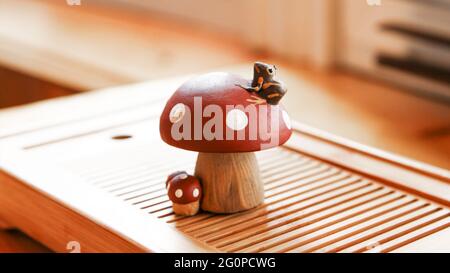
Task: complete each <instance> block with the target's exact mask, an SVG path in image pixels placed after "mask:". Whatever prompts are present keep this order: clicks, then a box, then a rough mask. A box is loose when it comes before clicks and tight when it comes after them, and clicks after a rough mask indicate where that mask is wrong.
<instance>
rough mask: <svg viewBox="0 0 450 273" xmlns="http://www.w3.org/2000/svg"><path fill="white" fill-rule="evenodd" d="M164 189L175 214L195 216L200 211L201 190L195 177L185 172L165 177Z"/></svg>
mask: <svg viewBox="0 0 450 273" xmlns="http://www.w3.org/2000/svg"><path fill="white" fill-rule="evenodd" d="M166 188H167V194H168V196H169V199H170V200H171V201H172V209H173V211H174V212H175V214H178V215H186V216H191V215H195V214H197V212H198V210H199V209H200V198H201V195H202V188H201V185H200V182H199V181H198V179H197V178H196V177H195V176H192V175H189V174H187V173H186V172H185V171H178V172H174V173H172V174H170V175H169V176H168V177H167V180H166Z"/></svg>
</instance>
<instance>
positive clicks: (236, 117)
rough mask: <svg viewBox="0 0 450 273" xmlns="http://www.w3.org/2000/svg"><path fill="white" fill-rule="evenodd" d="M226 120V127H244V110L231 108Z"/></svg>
mask: <svg viewBox="0 0 450 273" xmlns="http://www.w3.org/2000/svg"><path fill="white" fill-rule="evenodd" d="M226 122H227V126H228V128H230V129H232V130H235V131H239V130H242V129H244V128H245V127H246V126H247V125H248V118H247V115H246V114H245V113H244V111H242V110H239V109H233V110H231V111H229V112H228V114H227V121H226Z"/></svg>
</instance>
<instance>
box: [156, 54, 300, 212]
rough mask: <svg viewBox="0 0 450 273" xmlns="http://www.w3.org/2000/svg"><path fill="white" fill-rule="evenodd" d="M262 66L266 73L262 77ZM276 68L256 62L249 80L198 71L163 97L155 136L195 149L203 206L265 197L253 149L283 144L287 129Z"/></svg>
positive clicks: (232, 207)
mask: <svg viewBox="0 0 450 273" xmlns="http://www.w3.org/2000/svg"><path fill="white" fill-rule="evenodd" d="M262 69H266V72H267V73H271V75H270V77H263V76H261V75H262V74H261V73H262V72H263V71H262ZM269 69H270V70H269ZM275 70H276V68H275V66H271V65H267V64H264V63H260V62H257V63H255V65H254V73H255V75H254V79H253V80H247V79H244V78H242V77H240V76H238V75H234V74H229V73H223V72H215V73H208V74H204V75H200V76H197V77H194V78H192V79H190V80H188V81H186V82H185V83H184V84H182V85H181V86H180V87H179V88H178V89H177V90H176V91H175V93H174V94H173V95H172V97H171V98H170V99H169V100H168V101H167V103H166V105H165V107H164V110H163V112H162V114H161V117H160V135H161V138H162V140H163V141H164V142H166V143H167V144H169V145H171V146H174V147H177V148H181V149H185V150H190V151H196V152H199V154H198V157H197V163H196V167H195V174H194V175H195V176H196V177H197V178H199V179H200V180H201V182H202V200H201V208H202V209H203V210H205V211H210V212H215V213H234V212H239V211H244V210H248V209H251V208H254V207H256V206H258V205H259V204H261V203H262V202H263V201H264V187H263V183H262V180H261V176H260V171H259V166H258V162H257V159H256V156H255V153H254V152H257V151H261V150H265V149H269V148H273V147H276V146H279V145H282V144H283V143H285V142H286V141H287V140H288V139H289V137H290V136H291V133H292V131H291V122H290V119H289V115H288V113H287V112H286V111H285V110H284V108H283V106H282V105H281V104H279V103H278V102H279V100H280V99H281V97H282V96H283V95H284V94H285V93H286V89H285V87H284V84H282V83H281V82H280V81H276V82H275V81H274V82H270V81H271V80H273V78H274V73H275ZM257 72H258V73H260V74H258V75H256V73H257ZM262 94H264V95H262ZM271 94H279V95H271ZM177 177H179V176H177ZM175 197H176V196H175Z"/></svg>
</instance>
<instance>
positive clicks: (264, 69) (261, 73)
mask: <svg viewBox="0 0 450 273" xmlns="http://www.w3.org/2000/svg"><path fill="white" fill-rule="evenodd" d="M276 71H277V67H276V66H275V65H269V64H265V63H262V62H255V64H254V65H253V81H252V84H251V86H245V85H238V86H240V87H242V88H244V89H245V90H247V91H249V92H255V93H257V94H258V96H259V97H260V98H262V99H264V100H265V101H267V103H269V104H272V105H277V104H278V102H279V101H280V100H281V98H282V97H283V96H284V95H285V94H286V92H287V89H286V87H285V85H284V84H283V83H282V82H278V81H276V80H274V77H275V74H276ZM255 99H256V101H257V102H259V101H260V100H258V98H255Z"/></svg>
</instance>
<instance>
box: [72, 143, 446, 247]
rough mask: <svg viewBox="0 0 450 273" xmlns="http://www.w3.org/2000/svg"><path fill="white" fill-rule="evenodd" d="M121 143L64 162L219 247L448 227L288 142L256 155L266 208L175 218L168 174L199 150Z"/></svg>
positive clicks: (365, 239)
mask: <svg viewBox="0 0 450 273" xmlns="http://www.w3.org/2000/svg"><path fill="white" fill-rule="evenodd" d="M123 141H124V142H130V144H129V146H130V147H132V148H131V149H128V148H127V147H129V146H128V144H126V145H125V146H124V147H125V148H124V149H125V150H121V151H118V152H117V154H107V155H106V156H103V157H102V158H98V157H96V156H94V157H93V158H92V159H90V160H86V159H83V160H76V161H71V162H69V163H67V164H66V165H68V166H69V167H71V168H72V171H73V172H74V173H77V174H79V175H80V176H81V177H83V179H84V180H85V181H86V183H89V184H92V185H94V186H95V187H97V188H99V189H101V190H102V191H107V192H108V193H109V194H111V195H113V196H115V197H116V198H118V199H120V200H121V201H123V202H124V203H125V204H127V205H128V206H132V207H134V208H135V209H137V210H143V211H145V212H146V213H148V214H149V217H157V218H158V219H159V220H160V221H163V222H165V223H167V224H168V225H170V226H172V227H174V228H176V229H178V230H180V231H182V232H183V233H184V234H186V235H188V236H191V237H193V238H195V239H196V240H200V241H202V242H204V243H206V244H208V245H210V246H213V247H214V248H216V249H217V251H225V252H374V251H376V252H389V251H393V250H396V249H398V248H399V247H402V246H404V245H406V244H408V243H409V242H411V241H415V240H418V239H420V238H422V237H424V236H427V235H429V234H432V233H434V232H437V231H440V230H443V229H446V228H449V226H450V213H449V210H448V209H447V208H444V207H442V206H439V205H437V204H434V203H432V202H430V201H428V200H425V199H422V198H419V197H416V196H412V195H411V194H407V193H404V192H402V191H399V190H396V189H393V188H390V187H387V186H385V185H383V184H380V183H378V182H376V181H373V180H370V179H367V178H365V177H363V176H360V175H357V174H354V173H352V172H349V171H346V170H344V169H341V168H339V167H336V166H333V165H330V164H327V163H324V162H321V161H319V160H316V159H313V158H311V157H309V156H307V155H303V154H301V153H299V152H297V151H293V150H290V149H286V148H276V149H273V150H268V151H263V152H259V153H257V158H258V162H259V164H260V168H261V175H262V178H263V181H264V187H265V202H264V204H263V205H262V206H260V207H257V208H255V209H252V210H250V211H247V212H242V213H237V214H231V215H217V214H211V213H205V212H203V213H200V214H198V215H196V216H192V217H183V216H177V215H175V214H174V213H173V211H172V208H171V202H170V200H169V199H168V198H167V195H166V190H165V178H166V176H167V174H169V173H170V172H172V171H175V170H188V171H190V172H192V170H193V168H194V164H195V156H196V155H195V153H191V152H180V151H176V150H174V149H171V148H169V147H166V148H167V149H162V150H158V152H157V153H158V154H161V155H164V156H163V157H158V156H149V153H153V154H154V149H153V148H152V147H149V146H148V147H145V146H138V147H134V146H132V145H131V142H132V141H133V139H132V138H131V139H127V140H123ZM159 145H160V146H164V144H162V143H159ZM106 158H109V159H106ZM93 162H97V163H96V164H95V165H93ZM101 162H103V164H102V163H101ZM92 166H95V167H92Z"/></svg>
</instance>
